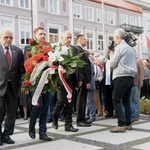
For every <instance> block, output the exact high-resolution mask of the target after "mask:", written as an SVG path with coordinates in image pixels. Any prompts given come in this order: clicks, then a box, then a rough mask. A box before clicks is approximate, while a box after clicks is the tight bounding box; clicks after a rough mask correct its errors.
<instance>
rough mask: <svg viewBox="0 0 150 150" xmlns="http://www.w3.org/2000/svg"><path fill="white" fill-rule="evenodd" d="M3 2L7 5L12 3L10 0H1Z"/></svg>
mask: <svg viewBox="0 0 150 150" xmlns="http://www.w3.org/2000/svg"><path fill="white" fill-rule="evenodd" d="M0 3H1V4H6V5H10V4H11V3H10V0H0Z"/></svg>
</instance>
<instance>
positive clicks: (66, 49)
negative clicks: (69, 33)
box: [60, 46, 68, 55]
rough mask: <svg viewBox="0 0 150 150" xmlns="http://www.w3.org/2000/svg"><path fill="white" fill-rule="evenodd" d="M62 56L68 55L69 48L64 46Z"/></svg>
mask: <svg viewBox="0 0 150 150" xmlns="http://www.w3.org/2000/svg"><path fill="white" fill-rule="evenodd" d="M60 53H61V55H68V47H67V46H62V50H61V51H60Z"/></svg>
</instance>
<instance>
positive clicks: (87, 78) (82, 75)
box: [76, 45, 92, 84]
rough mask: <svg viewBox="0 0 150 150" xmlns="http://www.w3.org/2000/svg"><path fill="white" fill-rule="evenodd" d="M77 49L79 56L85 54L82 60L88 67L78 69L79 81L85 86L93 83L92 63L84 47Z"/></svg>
mask: <svg viewBox="0 0 150 150" xmlns="http://www.w3.org/2000/svg"><path fill="white" fill-rule="evenodd" d="M76 48H77V54H80V53H83V54H82V56H81V59H82V60H83V61H85V62H86V65H85V66H84V67H83V68H79V69H78V81H82V82H84V83H85V84H87V83H91V73H92V72H91V62H90V60H89V58H88V56H87V55H86V54H85V51H84V49H82V47H80V46H78V45H77V46H76Z"/></svg>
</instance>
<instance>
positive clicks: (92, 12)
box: [85, 6, 94, 22]
mask: <svg viewBox="0 0 150 150" xmlns="http://www.w3.org/2000/svg"><path fill="white" fill-rule="evenodd" d="M87 9H88V10H89V9H91V14H90V17H89V19H88V18H87V15H89V14H88V13H89V12H87V11H88V10H87ZM85 20H86V21H92V22H93V21H94V7H91V6H85Z"/></svg>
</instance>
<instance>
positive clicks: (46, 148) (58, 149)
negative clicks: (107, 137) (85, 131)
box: [15, 140, 102, 150]
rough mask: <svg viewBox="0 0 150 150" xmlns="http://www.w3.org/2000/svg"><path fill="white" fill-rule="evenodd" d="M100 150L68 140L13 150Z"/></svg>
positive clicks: (96, 147)
mask: <svg viewBox="0 0 150 150" xmlns="http://www.w3.org/2000/svg"><path fill="white" fill-rule="evenodd" d="M85 149H86V150H100V149H102V147H98V146H93V145H89V144H84V143H79V142H74V141H69V140H57V141H50V142H46V143H42V144H38V145H31V146H26V147H21V148H16V149H15V150H85Z"/></svg>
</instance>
